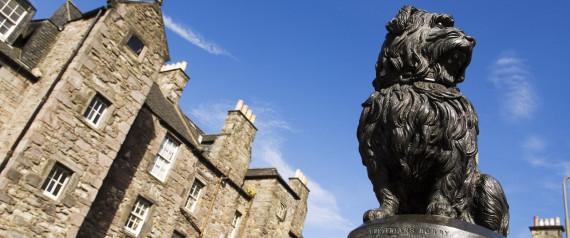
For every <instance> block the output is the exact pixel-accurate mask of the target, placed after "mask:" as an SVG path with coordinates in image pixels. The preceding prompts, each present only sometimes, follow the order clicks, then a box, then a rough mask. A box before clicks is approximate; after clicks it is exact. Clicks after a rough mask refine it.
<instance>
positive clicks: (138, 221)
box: [123, 196, 152, 236]
mask: <svg viewBox="0 0 570 238" xmlns="http://www.w3.org/2000/svg"><path fill="white" fill-rule="evenodd" d="M139 205H141V206H139ZM145 205H146V207H145ZM141 207H142V208H141ZM151 207H152V203H151V202H150V201H148V200H146V199H144V198H142V197H141V196H138V197H137V199H136V200H135V202H134V204H133V206H132V207H131V211H130V212H129V215H128V216H127V219H126V221H125V225H124V226H123V228H124V229H125V230H126V231H128V232H130V233H132V234H135V235H137V236H138V235H139V234H140V232H141V231H142V227H143V226H144V224H145V222H146V219H147V217H148V214H149V213H150V208H151ZM137 209H140V210H141V211H144V214H142V215H141V213H140V212H136V210H137ZM131 217H133V218H134V219H133V220H131ZM131 221H132V223H131ZM129 223H130V224H132V226H136V227H134V229H133V227H132V226H129Z"/></svg>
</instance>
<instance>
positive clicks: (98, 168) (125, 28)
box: [0, 2, 167, 237]
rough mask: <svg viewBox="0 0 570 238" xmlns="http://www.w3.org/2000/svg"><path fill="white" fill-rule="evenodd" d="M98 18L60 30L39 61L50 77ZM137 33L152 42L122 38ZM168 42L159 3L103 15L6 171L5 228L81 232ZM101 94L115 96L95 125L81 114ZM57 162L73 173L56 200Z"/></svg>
mask: <svg viewBox="0 0 570 238" xmlns="http://www.w3.org/2000/svg"><path fill="white" fill-rule="evenodd" d="M93 20H94V19H93V18H92V19H85V20H79V21H75V22H72V23H70V24H68V25H67V26H66V28H65V30H64V31H62V32H61V33H60V34H59V36H58V39H57V42H56V43H55V45H54V46H53V49H54V50H52V51H51V52H49V53H48V55H47V56H46V57H45V59H44V60H43V61H42V62H41V63H40V64H39V65H38V67H39V68H40V69H43V75H45V78H47V79H51V78H53V77H55V76H56V75H58V74H59V72H60V71H61V67H62V64H63V63H62V62H66V61H67V58H69V57H70V55H69V51H67V50H66V49H69V48H72V47H74V46H76V42H78V41H79V39H80V38H81V37H82V36H83V35H84V34H85V32H86V30H87V29H88V27H89V25H90V24H91V23H92V22H93ZM132 33H136V34H137V35H139V36H140V37H141V38H142V40H143V41H144V42H145V44H146V47H145V48H146V50H145V52H144V53H143V54H141V55H140V56H138V57H137V56H136V55H135V54H134V53H133V52H131V51H130V50H129V49H127V48H125V46H124V42H125V40H126V39H127V38H128V37H129V34H132ZM166 48H167V47H166V40H165V36H164V28H163V27H162V16H161V14H160V7H159V6H158V4H156V3H153V2H137V3H136V4H130V3H124V4H123V3H117V4H115V5H114V6H113V7H111V8H109V9H108V10H107V11H106V12H105V13H104V14H103V15H102V17H101V19H99V20H98V22H97V23H96V24H95V27H94V28H93V30H92V31H91V33H90V34H89V37H88V38H87V39H86V41H85V43H84V45H83V46H82V47H81V49H80V50H79V52H78V54H77V56H76V57H75V58H73V61H72V62H71V64H70V65H69V67H68V68H67V69H66V71H65V73H63V74H62V77H61V81H60V82H59V83H58V84H57V85H56V87H55V89H54V91H53V93H52V94H51V96H50V97H49V98H48V100H47V102H46V104H45V105H44V107H43V108H42V110H41V111H40V113H39V114H38V116H37V118H36V119H35V121H34V122H33V124H32V125H31V127H30V130H29V131H28V132H27V133H26V135H25V137H24V139H23V140H22V141H21V142H20V144H19V145H18V147H17V150H16V153H15V154H14V155H13V156H12V158H11V159H10V161H9V162H8V164H7V167H6V169H5V170H4V171H3V173H2V177H1V178H0V179H1V180H0V194H1V196H0V197H2V198H3V200H4V201H7V202H5V203H2V204H1V205H0V214H1V216H0V224H1V225H0V236H18V237H34V236H38V235H43V234H51V235H53V236H54V237H66V236H67V237H74V236H75V234H76V232H77V231H78V229H79V226H80V225H81V223H82V222H83V219H84V217H85V216H86V215H87V212H88V211H89V208H90V206H91V202H92V201H93V200H94V199H95V196H96V195H97V192H98V189H99V187H100V186H101V184H102V182H103V179H104V178H105V176H106V174H107V171H108V169H109V167H110V165H111V164H112V162H113V159H114V158H115V157H116V154H117V152H118V150H119V148H120V146H121V144H122V143H123V140H124V138H125V137H126V134H127V132H128V131H129V128H130V126H131V124H132V123H133V121H134V119H135V117H136V115H137V114H138V111H139V110H140V108H141V107H142V104H143V102H144V99H145V95H146V93H147V92H148V90H149V88H150V85H151V83H152V79H153V78H156V77H157V75H158V69H160V67H161V66H162V65H163V63H164V62H165V60H166V59H167V54H165V49H166ZM46 81H47V80H46ZM96 94H99V95H102V96H103V97H105V98H106V99H107V100H108V101H110V102H111V106H110V108H108V111H107V113H106V116H104V117H103V118H102V122H101V123H100V125H99V126H97V127H96V126H92V125H91V124H90V123H88V122H86V121H85V119H84V118H83V112H84V111H85V110H86V108H87V105H88V104H89V102H90V101H91V99H92V98H93V97H94V96H95V95H96ZM33 96H36V95H33ZM41 96H42V95H37V96H36V97H41ZM56 163H57V164H60V165H63V166H64V167H66V168H67V169H69V170H70V171H71V172H72V175H71V177H70V179H69V182H68V183H67V184H66V186H65V190H63V192H62V194H61V195H60V196H59V197H58V198H57V199H56V200H54V199H52V198H50V197H47V196H45V195H43V193H42V191H41V186H42V184H43V182H44V180H45V179H46V177H47V176H48V173H49V171H50V170H51V169H52V168H53V166H54V165H55V164H56Z"/></svg>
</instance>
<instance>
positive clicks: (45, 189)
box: [41, 163, 73, 200]
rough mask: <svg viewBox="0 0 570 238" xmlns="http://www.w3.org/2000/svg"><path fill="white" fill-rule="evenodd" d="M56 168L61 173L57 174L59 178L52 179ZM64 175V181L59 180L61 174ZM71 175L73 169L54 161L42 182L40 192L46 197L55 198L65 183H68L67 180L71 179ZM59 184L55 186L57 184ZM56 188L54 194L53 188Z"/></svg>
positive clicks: (63, 188)
mask: <svg viewBox="0 0 570 238" xmlns="http://www.w3.org/2000/svg"><path fill="white" fill-rule="evenodd" d="M56 170H60V171H61V174H59V176H58V177H59V178H58V179H57V180H55V179H54V177H55V176H56V172H57V171H56ZM63 175H66V176H65V178H64V181H63V182H61V181H60V180H61V176H63ZM72 175H73V171H72V170H71V169H69V168H67V167H65V166H64V165H62V164H60V163H54V164H53V166H52V168H51V170H50V171H49V173H48V175H47V177H46V179H45V180H44V183H43V184H42V187H41V190H42V194H44V195H46V196H47V197H49V198H51V199H53V200H57V199H58V198H59V197H60V196H61V194H62V193H63V191H64V190H65V188H66V187H67V185H68V184H69V180H71V176H72ZM58 185H59V186H60V187H59V188H57V186H58ZM56 189H57V194H54V193H53V192H54V190H56Z"/></svg>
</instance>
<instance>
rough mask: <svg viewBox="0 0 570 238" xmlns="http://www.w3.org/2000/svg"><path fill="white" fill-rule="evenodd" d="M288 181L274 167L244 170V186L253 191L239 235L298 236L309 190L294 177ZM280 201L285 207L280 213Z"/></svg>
mask: <svg viewBox="0 0 570 238" xmlns="http://www.w3.org/2000/svg"><path fill="white" fill-rule="evenodd" d="M305 183H306V180H305ZM289 185H292V186H289ZM289 185H288V184H286V183H285V181H283V179H282V178H281V176H280V175H279V173H277V170H276V169H275V168H256V169H250V170H249V171H248V174H247V176H246V180H245V183H244V188H254V189H255V191H256V195H255V197H254V199H253V204H252V208H251V214H250V216H249V218H248V219H247V221H246V224H245V231H244V234H243V237H247V238H254V237H291V235H293V237H301V236H302V235H301V233H302V230H303V225H302V224H303V223H304V221H305V215H306V212H307V196H308V193H309V190H308V189H307V188H306V186H305V184H304V183H303V182H302V181H301V180H300V179H299V178H297V177H295V178H291V179H290V181H289ZM282 205H284V206H285V211H284V213H283V214H282V215H281V216H280V210H281V206H282Z"/></svg>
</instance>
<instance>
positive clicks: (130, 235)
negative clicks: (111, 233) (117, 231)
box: [121, 226, 138, 238]
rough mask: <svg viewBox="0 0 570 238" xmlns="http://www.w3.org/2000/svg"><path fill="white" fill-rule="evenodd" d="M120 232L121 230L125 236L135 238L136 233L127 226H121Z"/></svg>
mask: <svg viewBox="0 0 570 238" xmlns="http://www.w3.org/2000/svg"><path fill="white" fill-rule="evenodd" d="M121 232H123V234H125V236H126V237H130V238H137V237H138V235H137V234H135V233H133V232H132V231H130V230H128V229H127V228H125V227H124V226H123V228H122V229H121Z"/></svg>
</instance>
